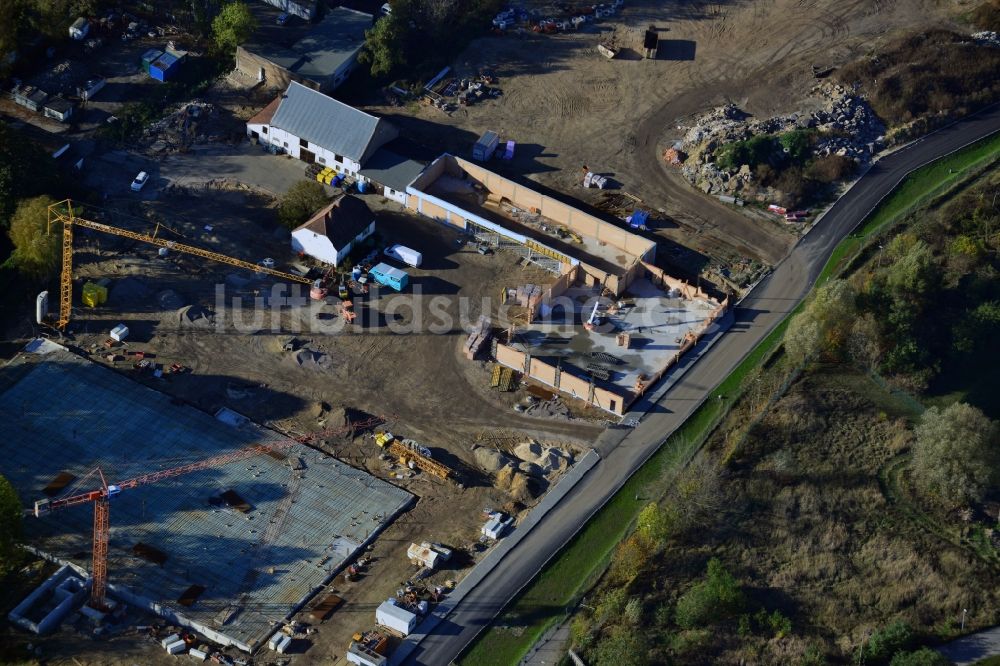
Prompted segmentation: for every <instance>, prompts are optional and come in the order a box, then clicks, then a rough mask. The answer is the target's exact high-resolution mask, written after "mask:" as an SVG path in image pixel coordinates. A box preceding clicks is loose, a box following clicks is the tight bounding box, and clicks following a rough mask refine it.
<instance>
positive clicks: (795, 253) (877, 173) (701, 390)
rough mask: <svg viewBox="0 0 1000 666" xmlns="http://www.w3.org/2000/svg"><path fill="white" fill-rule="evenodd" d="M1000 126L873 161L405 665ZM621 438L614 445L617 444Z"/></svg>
mask: <svg viewBox="0 0 1000 666" xmlns="http://www.w3.org/2000/svg"><path fill="white" fill-rule="evenodd" d="M998 130H1000V107H994V108H992V109H990V110H988V111H987V112H984V113H981V114H979V115H977V116H975V117H974V118H970V119H968V120H964V121H961V122H959V123H956V124H954V125H952V126H950V127H947V128H945V129H942V130H940V131H938V132H936V133H934V134H932V135H930V136H928V137H925V138H924V139H922V140H920V141H918V142H916V143H914V144H912V145H910V146H909V147H907V148H905V149H902V150H899V151H897V152H895V153H892V154H891V155H888V156H886V157H885V158H883V159H881V160H880V161H878V162H877V163H876V164H875V165H874V166H873V167H872V168H871V170H870V171H869V172H868V173H867V175H865V176H864V177H863V178H861V179H860V180H859V181H858V182H857V183H856V184H855V186H854V187H853V188H851V190H850V191H849V192H848V193H847V194H845V195H844V196H843V197H842V198H841V199H840V200H838V201H837V203H836V204H834V206H833V207H832V208H831V209H830V210H829V211H828V212H827V214H826V215H825V216H824V217H823V219H822V220H821V221H820V222H819V223H818V224H817V226H816V227H815V228H814V229H813V230H812V232H811V233H809V234H808V235H807V236H806V237H804V238H803V239H802V240H801V241H800V242H799V243H798V245H796V246H795V248H794V249H793V250H792V252H791V253H790V254H789V255H788V256H787V257H786V258H785V259H784V260H783V261H782V262H781V263H780V264H779V265H778V266H777V267H776V268H775V270H774V272H773V273H771V275H770V276H769V277H768V278H767V279H765V280H764V281H763V282H762V283H761V284H760V285H758V286H757V288H756V289H755V290H754V291H753V292H752V294H751V295H750V296H749V297H748V298H747V299H745V300H744V301H743V303H742V304H741V305H740V306H739V307H738V308H737V309H736V310H735V313H734V316H735V322H734V324H733V325H732V327H731V328H730V329H729V331H728V332H726V333H725V334H724V335H723V336H722V337H721V338H720V339H719V340H718V341H717V342H716V343H715V345H714V347H713V348H712V349H711V351H710V352H708V353H706V354H705V355H704V356H702V357H701V358H700V359H699V360H698V361H697V362H696V363H695V364H694V365H693V366H691V367H690V368H689V369H688V371H687V373H686V374H685V375H684V376H683V378H682V379H681V380H680V381H678V382H677V384H675V385H674V386H673V388H671V389H670V390H669V391H668V392H667V393H666V394H665V395H664V397H663V398H662V399H661V400H660V401H659V402H658V403H657V404H656V405H653V406H652V409H651V410H650V411H649V413H648V414H647V415H646V416H644V417H643V419H642V422H641V423H640V424H639V426H637V427H636V428H635V429H633V430H631V431H629V432H628V434H627V435H626V436H625V437H624V438H620V435H618V436H615V433H616V432H617V433H620V432H621V431H613V430H612V431H607V432H606V433H605V437H602V439H601V440H600V441H599V442H598V444H597V449H598V451H599V452H600V454H601V456H602V459H601V461H600V462H599V463H598V464H597V465H596V466H595V467H594V468H593V469H592V470H591V471H590V472H589V473H588V474H587V475H586V476H585V477H584V478H583V479H582V480H581V481H580V482H579V483H578V484H577V485H576V487H575V488H573V489H572V490H571V491H570V493H569V494H568V495H567V496H566V498H565V499H563V501H562V502H560V503H559V505H558V506H556V507H555V508H554V509H552V510H551V511H550V512H549V513H548V515H546V516H545V517H544V518H542V520H541V521H540V522H539V523H538V524H537V525H536V526H535V528H534V529H532V530H531V531H530V532H528V534H527V535H525V536H524V537H523V540H522V541H521V543H520V544H518V545H517V546H516V547H515V548H514V549H513V550H512V551H511V552H510V553H509V554H508V555H507V556H506V557H505V558H504V559H503V560H502V561H501V562H500V563H499V564H498V565H497V566H496V567H495V568H494V569H493V570H492V571H490V572H489V573H488V574H487V576H486V578H484V579H483V581H482V582H481V583H480V584H479V585H478V586H476V587H475V588H474V589H473V590H472V591H471V592H470V593H469V594H468V595H467V596H466V598H465V599H464V600H463V601H462V602H461V603H460V604H459V605H458V607H457V608H456V609H455V611H454V612H452V614H451V615H450V616H449V617H448V618H447V619H446V620H445V621H444V622H442V623H441V624H440V625H439V626H438V627H437V629H436V630H435V632H434V633H433V634H430V635H428V636H426V637H425V638H424V639H423V641H421V642H420V644H419V645H418V646H417V647H416V649H415V650H414V651H413V652H412V653H411V654H410V656H409V657H408V658H407V659H406V661H405V662H404V663H406V664H426V665H428V666H436V665H438V664H442V665H443V664H448V663H450V662H451V661H452V660H454V659H455V658H457V656H458V655H459V654H460V653H461V651H462V650H463V649H464V648H465V647H466V646H467V645H468V644H469V643H470V642H471V641H472V639H473V638H475V637H476V635H477V634H478V633H479V631H480V630H481V629H482V628H483V627H485V626H486V625H488V624H489V623H490V622H491V621H492V620H493V618H494V617H496V615H497V614H498V613H499V612H500V611H501V610H502V609H503V607H504V606H505V605H506V604H507V602H508V601H510V599H511V598H513V597H514V595H515V594H516V593H517V592H518V591H519V590H520V589H521V588H522V587H523V586H525V585H526V584H527V583H529V582H530V581H531V579H532V578H533V577H534V576H535V574H536V573H538V571H539V570H540V569H541V568H542V567H543V566H544V565H545V563H546V562H547V561H548V560H549V559H550V558H551V557H553V556H554V555H555V554H556V553H557V552H558V551H559V550H560V549H561V548H562V547H563V545H564V544H566V543H567V542H568V541H569V540H570V539H571V538H572V537H573V535H574V534H576V532H577V530H578V529H579V528H580V527H581V526H582V525H583V524H584V523H586V522H587V520H588V519H589V518H590V517H591V516H592V515H593V514H594V513H595V512H596V511H597V510H598V509H599V508H600V507H601V506H602V505H603V504H604V503H605V502H606V501H607V499H608V498H609V497H611V495H613V494H614V493H615V492H616V491H617V490H618V489H619V488H620V487H621V486H622V484H624V483H625V481H626V479H627V478H628V477H629V476H631V474H632V473H633V472H634V471H635V470H636V469H638V467H639V466H640V465H642V463H643V462H644V461H646V460H647V459H648V458H649V457H650V456H651V455H652V454H653V453H654V452H655V451H656V449H657V448H659V446H660V445H661V444H662V443H663V441H664V440H665V439H666V437H667V436H669V434H670V433H672V432H673V431H674V430H675V429H676V428H677V427H679V426H680V425H681V424H682V423H683V422H684V420H685V419H687V418H688V417H689V416H690V415H691V414H692V412H694V410H695V409H696V408H697V407H698V406H699V405H700V404H701V402H702V401H703V400H704V399H705V398H706V397H707V394H708V392H709V391H711V390H712V388H713V387H715V386H716V385H718V384H719V383H720V382H721V381H722V380H723V379H724V378H725V377H726V376H727V375H728V374H729V373H730V372H731V371H732V370H733V369H734V368H735V367H736V366H737V365H738V364H739V363H740V361H741V360H742V359H743V358H744V356H746V355H747V354H748V353H749V352H750V350H752V349H753V348H754V347H755V346H756V345H757V343H758V342H760V341H761V340H762V339H763V338H764V337H765V336H766V335H767V334H768V333H769V332H770V331H771V330H772V329H773V328H774V327H775V326H776V325H777V324H778V323H779V322H780V321H781V320H782V319H783V318H784V317H785V315H786V314H788V313H789V312H790V311H791V310H792V309H794V308H795V306H796V305H797V304H798V303H799V301H801V300H802V298H803V297H804V296H805V295H806V293H808V291H809V289H810V287H811V286H812V284H813V282H814V281H815V280H816V278H817V277H818V276H819V273H820V271H821V270H822V268H823V265H824V264H825V262H826V260H827V258H828V257H829V256H830V253H831V252H832V251H833V248H834V247H835V246H836V245H837V243H838V242H840V240H841V239H842V238H844V237H845V236H846V235H847V234H848V233H850V232H851V230H853V229H854V227H855V226H857V224H858V223H859V222H860V221H861V220H862V219H864V217H865V216H866V215H867V214H868V213H869V212H870V211H871V210H872V209H873V208H874V207H875V205H876V204H877V203H878V202H879V200H880V199H882V198H883V197H884V196H885V195H886V194H888V193H889V192H890V191H891V190H892V189H893V188H894V187H895V185H896V184H897V183H898V182H899V181H900V180H901V179H902V178H903V177H904V176H905V175H906V174H907V173H908V172H910V171H911V170H913V169H915V168H917V167H919V166H922V165H923V164H926V163H928V162H930V161H932V160H934V159H936V158H938V157H941V156H943V155H946V154H948V153H950V152H952V151H954V150H956V149H958V148H960V147H962V146H964V145H966V144H969V143H972V142H974V141H976V140H978V139H980V138H982V137H985V136H988V135H990V134H992V133H994V132H996V131H998ZM619 439H620V441H618V440H619Z"/></svg>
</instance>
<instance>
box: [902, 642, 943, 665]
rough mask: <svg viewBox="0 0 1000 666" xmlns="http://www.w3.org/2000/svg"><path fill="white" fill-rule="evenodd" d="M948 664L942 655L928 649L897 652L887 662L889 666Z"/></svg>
mask: <svg viewBox="0 0 1000 666" xmlns="http://www.w3.org/2000/svg"><path fill="white" fill-rule="evenodd" d="M950 664H951V662H950V661H948V660H947V659H945V658H944V655H942V654H941V653H940V652H938V651H936V650H932V649H930V648H928V647H924V648H920V649H919V650H914V651H913V652H897V653H896V654H895V655H893V657H892V661H890V662H889V666H949V665H950Z"/></svg>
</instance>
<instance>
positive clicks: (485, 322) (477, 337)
mask: <svg viewBox="0 0 1000 666" xmlns="http://www.w3.org/2000/svg"><path fill="white" fill-rule="evenodd" d="M491 335H492V333H491V332H490V318H489V317H487V316H486V315H480V316H479V321H478V322H476V328H475V329H473V331H472V332H471V333H469V338H468V339H467V340H466V341H465V357H466V358H467V359H469V360H470V361H471V360H473V359H474V358H476V354H478V353H479V350H480V349H481V348H482V346H483V344H485V343H486V342H488V341H489V339H490V337H491Z"/></svg>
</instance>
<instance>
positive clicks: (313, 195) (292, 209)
mask: <svg viewBox="0 0 1000 666" xmlns="http://www.w3.org/2000/svg"><path fill="white" fill-rule="evenodd" d="M329 202H330V200H329V198H328V197H327V196H326V190H324V189H323V186H322V185H320V184H319V183H318V182H316V181H315V180H300V181H299V182H297V183H295V184H294V185H292V186H291V187H289V188H288V191H287V192H285V196H283V197H281V203H279V204H278V219H279V220H280V221H281V223H282V224H284V225H285V226H286V227H288V228H289V229H294V228H295V227H297V226H299V225H300V224H302V223H303V222H305V221H306V220H308V219H309V218H310V217H311V216H312V214H313V213H315V212H316V211H317V210H319V209H320V208H322V207H323V206H325V205H326V204H328V203H329Z"/></svg>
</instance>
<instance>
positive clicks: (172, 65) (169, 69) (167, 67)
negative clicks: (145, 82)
mask: <svg viewBox="0 0 1000 666" xmlns="http://www.w3.org/2000/svg"><path fill="white" fill-rule="evenodd" d="M180 62H181V61H180V58H178V57H177V56H175V55H173V54H172V53H164V54H163V55H161V56H160V57H159V58H157V59H156V60H155V61H154V62H152V63H150V65H149V75H150V76H151V77H153V78H154V79H156V80H157V81H168V80H170V79H172V78H173V77H174V74H176V73H177V69H178V66H179V65H180Z"/></svg>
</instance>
